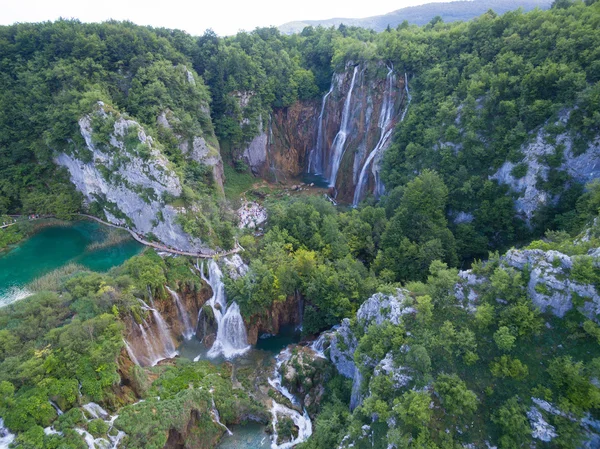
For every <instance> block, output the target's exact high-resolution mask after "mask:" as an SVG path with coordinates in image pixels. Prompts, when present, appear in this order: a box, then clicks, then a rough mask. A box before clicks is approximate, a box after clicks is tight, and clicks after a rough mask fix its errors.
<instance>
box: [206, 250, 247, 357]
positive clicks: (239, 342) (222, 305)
mask: <svg viewBox="0 0 600 449" xmlns="http://www.w3.org/2000/svg"><path fill="white" fill-rule="evenodd" d="M197 268H198V270H199V271H200V276H201V277H202V279H203V280H204V281H205V282H206V283H207V284H208V285H210V287H211V288H212V291H213V295H212V297H211V298H210V299H209V300H208V301H207V303H206V304H207V305H209V306H210V307H211V308H212V311H213V314H214V317H215V321H216V323H217V336H216V339H215V342H214V343H213V345H212V347H211V348H210V351H208V356H209V357H217V356H219V355H223V357H225V358H226V359H231V358H233V357H236V356H238V355H241V354H243V353H245V352H246V351H248V349H250V345H249V344H248V336H247V333H246V326H245V324H244V319H243V318H242V315H241V314H240V307H239V306H238V305H237V303H236V302H232V303H231V304H230V305H229V307H227V301H226V298H225V285H224V284H223V273H222V272H221V269H220V268H219V265H217V263H216V262H215V261H214V260H212V259H211V260H210V261H209V262H208V278H206V276H205V275H204V263H202V266H200V267H197ZM199 319H200V316H199ZM198 358H199V357H197V358H196V359H198Z"/></svg>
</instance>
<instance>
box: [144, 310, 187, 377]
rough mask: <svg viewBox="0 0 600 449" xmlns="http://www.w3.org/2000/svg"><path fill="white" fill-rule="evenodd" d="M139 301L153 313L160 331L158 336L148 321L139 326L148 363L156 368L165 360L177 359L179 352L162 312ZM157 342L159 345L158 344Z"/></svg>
mask: <svg viewBox="0 0 600 449" xmlns="http://www.w3.org/2000/svg"><path fill="white" fill-rule="evenodd" d="M139 301H140V303H141V304H142V309H143V310H148V311H150V312H151V313H152V317H153V318H154V322H155V324H156V328H157V330H158V335H157V333H155V332H154V330H153V329H152V326H150V325H149V324H148V322H147V321H146V320H144V322H143V324H140V325H138V326H139V329H140V333H141V335H142V341H143V342H144V346H145V347H146V351H147V357H148V362H149V364H150V365H151V366H154V365H156V364H157V363H158V362H159V361H161V360H163V359H170V358H173V357H175V356H176V355H177V354H178V352H177V351H176V350H175V345H174V344H173V339H172V338H171V333H170V332H169V327H168V326H167V323H166V322H165V320H164V319H163V317H162V315H161V314H160V312H159V311H158V310H156V309H155V308H153V307H150V306H149V305H148V304H146V303H145V302H144V301H143V300H141V299H139ZM144 325H145V326H144ZM146 328H148V330H146ZM155 342H157V343H159V344H156V343H155Z"/></svg>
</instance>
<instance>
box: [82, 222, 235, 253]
mask: <svg viewBox="0 0 600 449" xmlns="http://www.w3.org/2000/svg"><path fill="white" fill-rule="evenodd" d="M77 215H79V216H81V217H86V218H89V219H91V220H94V221H97V222H98V223H101V224H103V225H105V226H110V227H112V228H117V229H122V230H124V231H127V232H129V234H131V236H132V237H133V238H134V239H135V240H136V241H138V242H139V243H141V244H142V245H146V246H149V247H151V248H154V249H157V250H159V251H164V252H167V253H172V254H179V255H180V256H189V257H199V258H203V259H212V258H213V257H225V256H229V255H231V254H236V253H239V252H240V251H243V248H242V247H241V246H240V244H239V243H238V241H237V240H236V241H235V248H233V249H230V250H229V251H221V252H214V253H213V254H205V253H194V252H190V251H181V250H178V249H173V248H169V247H168V246H165V245H161V244H160V243H155V242H149V241H148V240H145V239H143V238H142V237H140V236H139V235H138V234H137V233H136V232H134V231H132V230H131V229H129V228H126V227H124V226H119V225H116V224H113V223H109V222H107V221H104V220H101V219H100V218H98V217H94V216H93V215H88V214H77Z"/></svg>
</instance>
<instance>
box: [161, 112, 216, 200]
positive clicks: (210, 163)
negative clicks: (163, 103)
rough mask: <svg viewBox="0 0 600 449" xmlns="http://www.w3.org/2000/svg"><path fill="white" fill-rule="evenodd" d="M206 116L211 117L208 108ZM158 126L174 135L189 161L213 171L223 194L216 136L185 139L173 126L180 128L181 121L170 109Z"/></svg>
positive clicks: (195, 136)
mask: <svg viewBox="0 0 600 449" xmlns="http://www.w3.org/2000/svg"><path fill="white" fill-rule="evenodd" d="M206 115H207V116H210V112H209V111H208V107H207V108H206ZM157 124H158V125H159V126H161V127H163V128H164V129H168V130H170V131H172V132H173V133H174V135H175V137H176V139H177V142H178V146H179V149H180V150H181V153H182V154H183V155H184V156H185V157H186V158H187V159H188V160H191V161H196V162H198V163H200V164H202V165H205V166H207V167H210V168H211V169H212V175H213V179H214V181H215V184H216V185H217V187H218V190H219V191H220V192H221V193H223V183H224V182H225V175H224V173H223V160H222V159H221V153H220V152H219V145H218V142H217V140H216V138H215V137H214V135H210V136H208V141H207V139H205V137H204V136H202V135H192V136H190V137H185V136H183V135H182V134H179V133H178V132H177V130H176V129H174V126H173V124H175V128H180V127H181V121H180V120H179V119H178V118H177V117H175V116H174V114H173V112H172V111H170V110H168V109H167V110H165V111H163V112H162V113H161V114H160V115H159V116H158V119H157Z"/></svg>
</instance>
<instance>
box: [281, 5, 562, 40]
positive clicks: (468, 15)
mask: <svg viewBox="0 0 600 449" xmlns="http://www.w3.org/2000/svg"><path fill="white" fill-rule="evenodd" d="M551 4H552V0H474V1H457V2H450V3H427V4H425V5H419V6H410V7H408V8H402V9H398V10H396V11H392V12H390V13H388V14H384V15H382V16H372V17H365V18H362V19H347V18H346V19H345V18H335V19H325V20H303V21H297V22H288V23H285V24H283V25H281V26H280V27H279V30H280V31H281V32H282V33H285V34H293V33H299V32H300V31H302V30H303V29H304V27H306V26H309V25H312V26H318V25H321V26H324V27H330V26H335V27H337V26H339V25H340V24H341V23H343V24H345V25H351V26H358V27H363V28H371V29H373V30H375V31H383V30H385V29H386V28H387V26H388V25H389V26H390V27H392V28H395V27H396V26H398V25H399V24H400V23H402V22H403V21H405V20H407V21H408V22H409V23H411V24H416V25H425V24H426V23H428V22H429V21H430V20H431V19H433V18H434V17H435V16H441V17H442V19H444V22H454V21H457V20H470V19H472V18H474V17H477V16H479V15H481V14H483V13H485V12H486V11H488V10H489V9H492V10H494V11H495V12H497V13H498V14H504V13H505V12H507V11H512V10H515V9H517V8H523V10H525V11H530V10H532V9H534V8H536V7H537V8H541V9H548V8H550V5H551Z"/></svg>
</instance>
